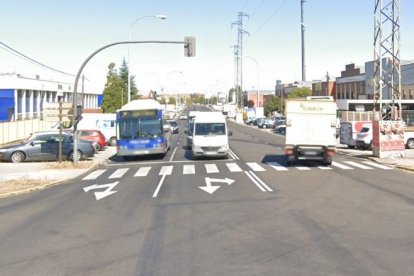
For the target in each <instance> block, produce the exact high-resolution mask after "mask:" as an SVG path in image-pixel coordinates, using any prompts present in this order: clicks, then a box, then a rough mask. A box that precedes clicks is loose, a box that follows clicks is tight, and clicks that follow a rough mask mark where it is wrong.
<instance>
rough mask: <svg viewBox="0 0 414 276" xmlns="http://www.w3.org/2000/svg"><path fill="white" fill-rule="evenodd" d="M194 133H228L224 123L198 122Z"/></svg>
mask: <svg viewBox="0 0 414 276" xmlns="http://www.w3.org/2000/svg"><path fill="white" fill-rule="evenodd" d="M194 135H226V126H225V124H224V123H197V124H195V131H194Z"/></svg>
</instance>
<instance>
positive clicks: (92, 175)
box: [82, 170, 106, 180]
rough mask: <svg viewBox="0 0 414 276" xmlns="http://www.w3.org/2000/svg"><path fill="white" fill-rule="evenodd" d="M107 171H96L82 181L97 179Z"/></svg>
mask: <svg viewBox="0 0 414 276" xmlns="http://www.w3.org/2000/svg"><path fill="white" fill-rule="evenodd" d="M105 171H106V170H96V171H94V172H91V173H90V174H88V175H87V176H85V177H84V178H82V180H92V179H97V178H98V177H99V176H100V175H101V174H103V173H104V172H105Z"/></svg>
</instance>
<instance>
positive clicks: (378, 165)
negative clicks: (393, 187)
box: [363, 161, 392, 170]
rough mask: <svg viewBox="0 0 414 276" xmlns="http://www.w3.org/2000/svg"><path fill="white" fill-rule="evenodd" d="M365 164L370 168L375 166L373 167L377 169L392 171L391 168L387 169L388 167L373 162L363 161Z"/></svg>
mask: <svg viewBox="0 0 414 276" xmlns="http://www.w3.org/2000/svg"><path fill="white" fill-rule="evenodd" d="M363 162H364V163H365V164H367V165H370V166H373V167H376V168H380V169H383V170H392V168H391V167H387V166H384V165H381V164H378V163H375V162H371V161H363Z"/></svg>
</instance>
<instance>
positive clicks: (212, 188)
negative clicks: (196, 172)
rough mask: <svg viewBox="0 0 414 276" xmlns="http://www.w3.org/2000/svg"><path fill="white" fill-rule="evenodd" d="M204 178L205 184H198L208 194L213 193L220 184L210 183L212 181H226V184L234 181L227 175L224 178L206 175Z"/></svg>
mask: <svg viewBox="0 0 414 276" xmlns="http://www.w3.org/2000/svg"><path fill="white" fill-rule="evenodd" d="M205 179H206V186H200V187H199V188H200V189H201V190H203V191H205V192H207V193H209V194H213V193H214V192H215V191H216V190H217V189H218V188H220V186H213V185H211V183H212V182H219V183H227V185H231V184H232V183H233V182H234V180H233V179H230V178H227V177H226V178H224V179H219V178H210V177H206V178H205Z"/></svg>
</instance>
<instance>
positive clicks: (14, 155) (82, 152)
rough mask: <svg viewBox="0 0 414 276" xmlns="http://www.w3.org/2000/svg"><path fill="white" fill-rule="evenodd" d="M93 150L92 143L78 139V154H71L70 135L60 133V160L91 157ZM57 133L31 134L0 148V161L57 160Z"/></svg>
mask: <svg viewBox="0 0 414 276" xmlns="http://www.w3.org/2000/svg"><path fill="white" fill-rule="evenodd" d="M94 153H95V149H94V147H93V145H92V142H90V141H86V140H82V139H79V141H78V154H75V153H74V152H73V138H72V134H71V133H68V132H63V133H62V158H63V159H67V160H74V158H76V159H77V160H81V159H83V158H85V157H93V155H94ZM58 155H59V132H58V131H43V132H35V133H32V134H31V135H30V136H29V137H28V138H26V139H24V140H21V141H19V142H16V143H13V144H8V145H5V146H2V147H0V160H2V161H11V162H13V163H20V162H23V161H50V160H57V159H58V158H59V156H58Z"/></svg>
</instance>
